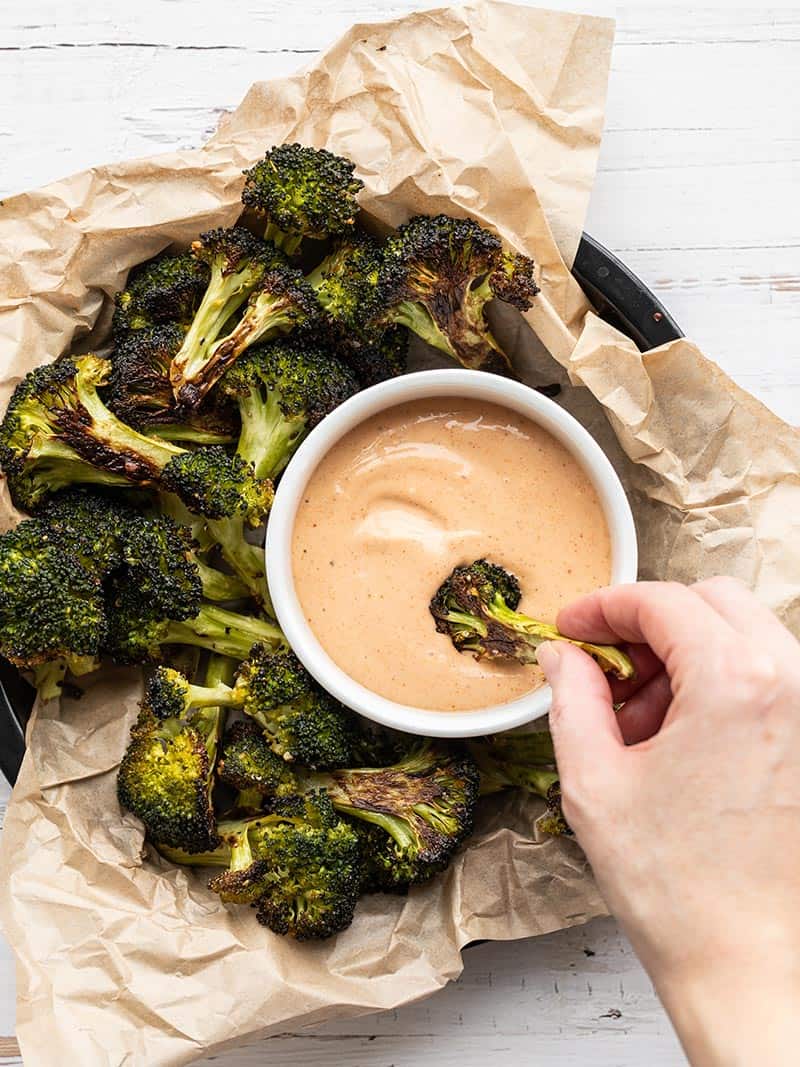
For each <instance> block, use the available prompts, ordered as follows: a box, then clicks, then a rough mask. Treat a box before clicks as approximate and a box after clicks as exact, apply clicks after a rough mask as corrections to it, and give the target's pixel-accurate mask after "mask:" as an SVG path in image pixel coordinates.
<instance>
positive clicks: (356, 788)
mask: <svg viewBox="0 0 800 1067" xmlns="http://www.w3.org/2000/svg"><path fill="white" fill-rule="evenodd" d="M307 782H308V783H309V784H311V785H313V787H314V788H317V789H325V790H326V791H327V793H328V796H329V797H330V798H331V802H332V803H333V806H334V807H335V808H336V810H337V811H339V812H341V813H343V814H346V815H348V816H351V817H353V818H356V819H361V820H363V821H364V822H367V823H371V824H373V825H375V826H378V827H380V828H381V829H382V830H383V831H385V833H386V834H387V835H388V836H389V837H390V838H391V845H387V851H383V852H382V857H383V858H382V860H381V863H380V866H381V867H382V868H383V875H382V881H383V888H386V887H388V886H389V885H395V886H396V885H401V884H408V883H410V882H417V881H424V880H425V879H427V878H429V877H430V876H431V875H432V874H435V873H436V871H439V870H443V869H444V868H445V867H446V866H447V864H448V863H449V862H450V859H451V858H452V855H453V853H454V852H455V850H456V849H457V848H458V846H459V845H460V844H461V842H462V841H464V840H465V838H467V837H469V835H470V834H471V833H472V827H473V820H474V812H475V803H476V800H477V798H478V785H479V776H478V769H477V767H476V766H475V763H474V761H473V760H472V758H471V757H470V756H469V755H468V754H465V753H458V752H451V751H448V750H447V749H445V748H444V747H441V746H438V745H435V744H433V743H430V742H426V743H425V744H423V745H422V746H420V747H419V748H418V749H417V750H416V751H414V752H411V753H409V755H407V756H405V757H404V758H403V759H402V760H400V761H399V762H398V763H395V764H394V765H393V766H391V767H381V768H360V769H358V770H338V771H331V772H329V773H328V774H315V775H309V776H308V777H307ZM375 877H377V876H376V875H374V874H373V878H375Z"/></svg>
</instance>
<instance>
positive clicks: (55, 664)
mask: <svg viewBox="0 0 800 1067" xmlns="http://www.w3.org/2000/svg"><path fill="white" fill-rule="evenodd" d="M101 577H102V572H101V571H98V569H96V568H92V569H91V570H89V569H87V568H86V567H84V565H83V562H82V561H81V559H80V558H79V557H78V556H77V555H76V554H75V553H74V552H71V551H70V550H69V548H68V545H67V543H66V542H65V541H62V539H61V538H59V537H58V536H57V535H54V533H53V532H52V531H51V529H50V528H49V527H48V525H47V524H46V523H45V522H43V521H42V520H40V519H26V520H25V521H24V522H21V523H20V524H19V525H18V526H17V527H16V528H15V529H13V530H10V531H9V532H8V533H5V534H3V535H2V536H0V652H2V654H3V655H4V656H5V657H6V658H7V659H9V660H10V661H11V662H12V663H14V664H16V665H17V666H18V667H21V668H23V669H34V670H35V671H36V673H37V677H36V684H37V688H38V689H39V692H40V694H41V695H42V697H44V698H45V699H50V698H52V697H55V696H57V695H58V693H59V691H60V684H61V681H62V680H63V677H64V674H65V673H66V671H67V670H70V671H71V672H72V673H73V674H83V673H86V671H88V670H92V669H93V668H94V667H95V666H97V657H98V655H99V652H100V648H101V646H102V645H103V643H104V641H105V639H106V633H107V623H106V613H105V607H104V604H103V590H102V583H101Z"/></svg>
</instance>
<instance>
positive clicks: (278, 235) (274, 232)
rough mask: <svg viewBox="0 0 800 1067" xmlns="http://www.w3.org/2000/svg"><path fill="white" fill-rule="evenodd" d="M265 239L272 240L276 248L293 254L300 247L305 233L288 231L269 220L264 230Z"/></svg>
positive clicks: (287, 253) (288, 254)
mask: <svg viewBox="0 0 800 1067" xmlns="http://www.w3.org/2000/svg"><path fill="white" fill-rule="evenodd" d="M264 239H265V240H266V241H272V243H273V244H274V245H275V247H276V248H280V250H281V251H282V252H285V253H286V255H287V256H291V255H294V253H295V252H296V251H297V249H298V248H299V247H300V244H301V242H302V240H303V235H302V234H301V233H294V234H292V233H286V231H285V230H282V229H281V228H280V227H279V226H276V225H275V223H274V222H268V223H267V228H266V230H264Z"/></svg>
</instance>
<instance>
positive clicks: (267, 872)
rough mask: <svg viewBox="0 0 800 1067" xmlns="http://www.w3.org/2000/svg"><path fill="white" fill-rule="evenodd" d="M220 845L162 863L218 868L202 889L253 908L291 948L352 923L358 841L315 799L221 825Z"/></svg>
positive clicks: (175, 854)
mask: <svg viewBox="0 0 800 1067" xmlns="http://www.w3.org/2000/svg"><path fill="white" fill-rule="evenodd" d="M219 835H220V838H221V839H222V844H221V845H220V846H219V847H218V848H216V849H215V850H214V851H209V852H206V853H201V854H196V855H192V854H190V853H189V852H188V850H185V849H175V848H162V849H161V850H160V851H161V853H162V855H164V856H165V857H166V858H167V859H170V860H172V861H173V862H177V863H188V864H194V865H198V866H209V867H225V868H227V869H226V870H225V871H224V872H222V873H220V874H218V875H216V876H215V877H213V878H212V879H211V881H210V882H209V889H211V890H213V892H215V893H218V894H219V896H220V898H221V899H222V900H223V901H225V902H230V903H236V904H251V903H254V904H256V908H257V910H256V917H257V918H258V921H259V922H261V923H263V924H264V925H265V926H267V927H268V928H269V929H270V930H272V931H274V932H275V933H277V934H288V935H289V936H290V937H294V938H296V939H297V940H298V941H306V940H319V939H322V938H326V937H331V936H332V935H333V934H336V933H339V931H341V930H345V929H346V928H347V927H348V926H349V925H350V923H351V922H352V921H353V914H354V911H355V907H356V904H357V902H358V894H359V888H360V883H361V871H360V850H359V842H358V837H357V836H356V834H355V833H354V832H353V830H352V828H351V827H350V826H349V825H348V824H347V823H346V822H345V821H344V820H343V819H340V818H339V817H338V816H337V815H336V813H335V812H334V810H333V808H332V806H331V803H330V801H329V800H328V799H327V797H326V796H325V795H324V793H322V794H308V795H306V796H303V797H300V796H294V797H289V798H286V799H285V800H280V801H276V802H275V804H274V806H273V810H272V811H271V812H270V814H268V815H260V816H258V817H256V818H251V819H245V820H241V821H237V822H221V823H220V824H219Z"/></svg>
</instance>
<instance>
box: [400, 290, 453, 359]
mask: <svg viewBox="0 0 800 1067" xmlns="http://www.w3.org/2000/svg"><path fill="white" fill-rule="evenodd" d="M391 319H392V322H394V323H396V324H397V325H398V326H405V327H407V328H408V329H409V330H411V331H412V332H413V333H415V334H416V335H417V337H420V338H421V339H422V340H423V341H425V342H427V344H429V345H432V346H433V348H438V349H439V351H440V352H444V354H445V355H446V356H450V358H451V359H455V360H457V359H458V353H457V352H456V350H455V348H454V347H453V344H452V343H451V341H450V339H449V338H448V336H447V334H445V333H444V332H443V331H442V330H441V329H440V328H439V326H438V324H437V323H436V322H435V321H434V319H433V317H432V316H431V314H430V312H429V311H428V309H427V308H425V307H423V306H422V305H421V304H415V303H414V302H413V301H411V300H402V301H400V303H399V304H397V305H396V307H394V308H393V309H392V313H391Z"/></svg>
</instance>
